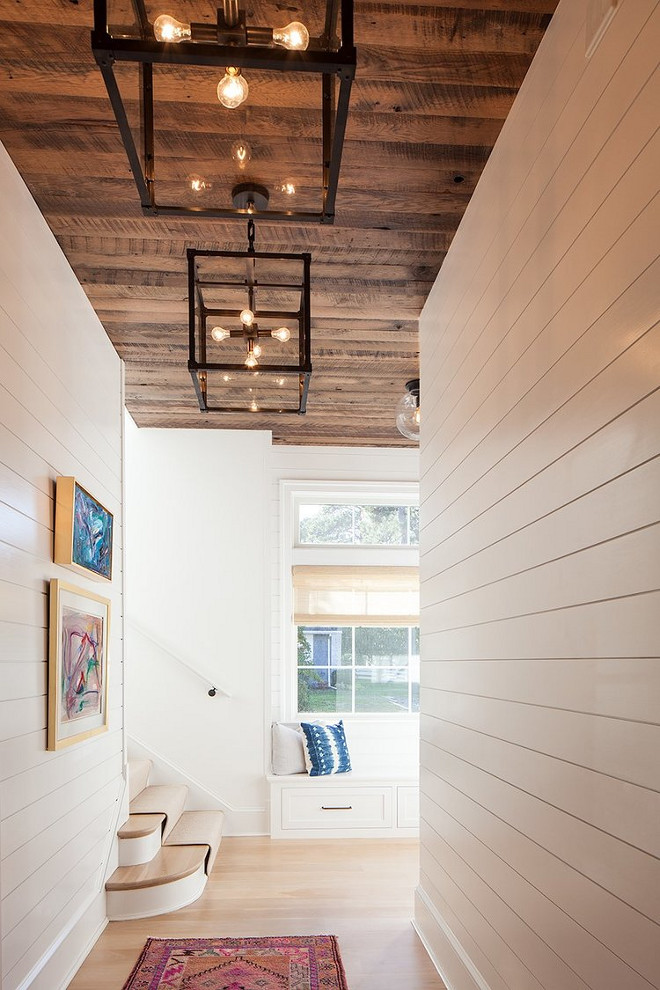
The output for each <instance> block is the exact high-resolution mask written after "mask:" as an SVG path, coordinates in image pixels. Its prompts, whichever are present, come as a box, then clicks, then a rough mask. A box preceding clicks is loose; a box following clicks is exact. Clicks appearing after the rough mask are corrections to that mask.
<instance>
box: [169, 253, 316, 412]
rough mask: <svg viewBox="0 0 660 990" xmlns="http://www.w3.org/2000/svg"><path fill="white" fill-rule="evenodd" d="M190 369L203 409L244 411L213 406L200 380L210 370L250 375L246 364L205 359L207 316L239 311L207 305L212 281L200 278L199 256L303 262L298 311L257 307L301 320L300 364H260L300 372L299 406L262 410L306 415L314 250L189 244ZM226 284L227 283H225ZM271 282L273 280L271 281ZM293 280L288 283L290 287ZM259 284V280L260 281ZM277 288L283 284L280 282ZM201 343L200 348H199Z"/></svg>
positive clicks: (270, 315)
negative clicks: (204, 292) (205, 296)
mask: <svg viewBox="0 0 660 990" xmlns="http://www.w3.org/2000/svg"><path fill="white" fill-rule="evenodd" d="M186 254H187V256H188V370H189V372H190V375H191V377H192V381H193V385H194V387H195V392H196V395H197V401H198V403H199V408H200V410H201V411H202V412H220V413H234V414H242V413H243V412H245V410H243V409H241V408H240V407H238V406H212V405H209V404H208V402H207V400H206V395H205V390H203V389H202V386H201V383H200V378H199V376H200V374H208V372H211V371H219V372H221V371H232V372H234V373H235V374H236V373H239V374H244V375H246V376H248V375H249V374H250V369H248V368H246V367H245V366H244V365H243V364H240V365H239V364H236V363H234V364H223V363H219V362H216V361H207V360H206V318H207V317H208V316H233V317H236V318H238V314H239V311H238V310H236V309H220V308H216V307H207V306H204V302H203V299H202V295H201V291H200V289H201V288H202V287H204V286H207V285H209V284H213V285H217V284H220V283H216V282H213V283H209V282H208V281H207V280H204V279H198V278H197V272H196V259H197V258H233V259H237V258H238V259H246V260H250V259H259V258H262V259H270V260H272V261H273V260H275V261H297V262H300V263H302V266H303V277H302V281H301V282H300V283H298V284H297V285H296V288H297V289H300V309H299V310H298V312H297V313H295V314H294V313H291V312H283V311H280V310H258V311H256V312H257V313H258V315H259V317H261V318H262V319H267V320H278V319H280V318H286V319H289V320H290V319H292V318H293V319H295V320H296V321H297V323H298V342H299V350H298V364H297V365H295V366H294V365H290V364H259V371H260V372H271V373H273V374H280V375H282V374H285V375H293V374H297V375H298V408H297V409H282V408H281V407H280V406H273V407H260V408H259V412H260V413H266V414H270V413H277V414H278V415H280V414H282V415H285V414H287V413H293V414H294V415H296V416H303V415H304V414H305V412H306V410H307V394H308V392H309V380H310V378H311V376H312V330H311V312H310V301H311V292H310V284H311V281H310V266H311V260H312V256H311V254H307V253H305V254H278V253H277V252H273V251H249V250H248V251H202V250H197V249H196V248H188V249H187V251H186ZM224 284H227V283H224ZM230 284H231V285H232V286H234V287H235V288H245V287H246V283H245V282H243V281H235V282H232V283H230ZM269 284H270V283H269ZM289 286H290V283H287V287H289ZM257 287H260V284H259V283H257ZM277 287H278V288H281V287H282V286H280V285H278V286H277ZM198 337H199V340H198ZM198 344H199V348H198Z"/></svg>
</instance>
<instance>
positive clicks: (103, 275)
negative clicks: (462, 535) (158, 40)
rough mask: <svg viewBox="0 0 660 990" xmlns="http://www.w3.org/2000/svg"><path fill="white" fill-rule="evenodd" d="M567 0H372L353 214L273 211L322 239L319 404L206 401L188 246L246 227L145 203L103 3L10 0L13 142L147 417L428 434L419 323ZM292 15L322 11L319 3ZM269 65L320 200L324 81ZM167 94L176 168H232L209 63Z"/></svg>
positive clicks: (350, 134)
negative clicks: (332, 216)
mask: <svg viewBox="0 0 660 990" xmlns="http://www.w3.org/2000/svg"><path fill="white" fill-rule="evenodd" d="M557 2H558V0H463V2H462V3H455V2H449V0H434V2H432V3H431V2H428V3H425V4H420V3H412V2H409V0H396V2H395V0H376V2H366V0H365V2H361V0H356V4H355V39H356V45H357V50H358V62H357V73H356V78H355V82H354V85H353V90H352V94H351V105H350V112H349V118H348V126H347V133H346V142H345V145H344V156H343V164H342V170H341V175H340V181H339V188H338V194H337V208H336V221H335V224H334V226H321V225H310V224H306V225H298V224H292V223H288V222H279V223H278V222H275V221H270V222H269V221H266V220H263V221H259V222H258V223H257V248H258V249H259V250H263V251H290V252H302V251H309V252H311V254H312V363H313V368H314V372H313V375H312V378H311V383H310V393H309V399H308V406H307V413H306V415H304V416H277V415H276V416H265V415H260V414H258V413H256V414H255V413H250V412H248V411H246V412H245V413H243V412H237V413H226V414H206V415H205V414H202V413H200V412H199V409H198V406H197V400H196V397H195V393H194V390H193V387H192V383H191V380H190V376H189V374H188V371H187V341H188V328H187V283H186V248H187V247H198V248H203V249H211V250H229V251H243V250H245V248H246V228H245V223H244V222H242V221H238V220H227V221H224V220H209V219H192V218H174V217H145V216H143V215H142V212H141V209H140V205H139V201H138V196H137V192H136V189H135V186H134V183H133V179H132V176H131V173H130V170H129V167H128V162H127V159H126V156H125V153H124V149H123V146H122V143H121V140H120V137H119V131H118V128H117V125H116V122H115V119H114V116H113V113H112V110H111V107H110V103H109V100H108V97H107V93H106V90H105V87H104V85H103V81H102V78H101V74H100V72H99V70H98V68H97V67H96V64H95V62H94V58H93V56H92V53H91V48H90V30H91V27H92V4H91V0H85V2H80V0H29V2H28V0H0V140H1V141H2V143H3V144H4V145H5V147H6V149H7V151H8V153H9V154H10V155H11V157H12V159H13V161H14V162H15V164H16V166H17V168H18V169H19V171H20V173H21V175H22V176H23V178H24V180H25V181H26V183H27V185H28V187H29V188H30V191H31V192H32V195H33V196H34V198H35V200H36V202H37V204H38V206H39V208H40V210H41V211H42V213H43V214H44V217H45V219H46V221H47V222H48V224H49V225H50V227H51V229H52V231H53V233H54V234H55V236H56V237H57V239H58V241H59V243H60V245H61V247H62V249H63V251H64V253H65V255H66V256H67V258H68V260H69V262H70V264H71V266H72V268H73V270H74V272H75V273H76V275H77V277H78V279H79V280H80V282H81V284H82V285H83V287H84V289H85V291H86V293H87V295H88V297H89V299H90V301H91V303H92V305H93V307H94V309H95V310H96V312H97V314H98V316H99V318H100V320H101V322H102V323H103V325H104V327H105V329H106V331H107V333H108V336H109V337H110V340H111V341H112V343H113V344H114V346H115V348H116V350H117V352H118V353H119V355H120V356H121V357H122V358H123V359H124V361H125V362H126V405H127V407H128V409H129V411H130V412H131V414H132V415H133V417H134V419H135V421H136V422H137V424H138V426H151V427H189V428H220V429H222V428H228V429H269V430H272V433H273V440H274V442H275V443H286V444H338V445H342V446H352V445H367V446H385V447H395V446H410V445H411V442H410V441H409V440H406V439H405V438H404V437H402V436H401V435H400V434H399V433H398V432H397V430H396V427H395V425H394V407H395V405H396V402H397V400H398V399H399V397H400V396H401V395H402V394H403V389H404V384H405V382H406V381H407V380H408V379H410V378H414V377H417V376H418V374H419V350H418V339H417V319H418V316H419V313H420V310H421V308H422V306H423V304H424V301H425V299H426V296H427V294H428V292H429V290H430V288H431V286H432V284H433V281H434V279H435V277H436V275H437V272H438V270H439V268H440V265H441V264H442V261H443V259H444V256H445V254H446V252H447V250H448V248H449V245H450V244H451V241H452V238H453V235H454V234H455V232H456V229H457V227H458V225H459V223H460V220H461V217H462V215H463V213H464V211H465V209H466V207H467V204H468V202H469V199H470V196H471V193H472V192H473V190H474V187H475V185H476V183H477V181H478V179H479V176H480V175H481V172H482V170H483V167H484V165H485V163H486V161H487V159H488V155H489V153H490V150H491V148H492V146H493V144H494V142H495V140H496V138H497V136H498V134H499V132H500V129H501V127H502V124H503V122H504V120H505V118H506V115H507V113H508V111H509V109H510V107H511V104H512V102H513V100H514V98H515V95H516V93H517V91H518V88H519V87H520V84H521V82H522V80H523V78H524V76H525V73H526V71H527V69H528V67H529V65H530V62H531V60H532V58H533V56H534V53H535V52H536V49H537V47H538V45H539V43H540V41H541V38H542V36H543V33H544V31H545V30H546V28H547V26H548V23H549V21H550V18H551V16H552V14H553V12H554V10H555V7H556V6H557ZM179 6H180V7H181V9H183V8H184V7H185V10H186V14H187V15H188V16H192V18H193V19H195V20H208V19H209V18H213V17H214V16H215V8H214V4H213V3H211V2H209V0H186V2H185V3H183V0H182V2H181V4H177V3H170V4H169V5H167V4H166V5H165V8H167V11H168V12H170V13H176V8H177V7H179ZM165 8H163V9H165ZM273 9H276V8H273V7H269V5H268V3H267V2H265V0H254V2H252V3H251V4H250V5H249V15H248V17H249V20H250V22H251V23H271V22H273V23H279V20H278V17H279V18H281V14H279V15H277V17H276V18H275V20H274V19H273V15H272V10H273ZM286 16H287V17H289V18H290V19H292V20H293V19H300V20H303V21H304V20H305V3H304V2H301V3H300V4H298V3H293V4H288V5H287V6H286ZM263 75H264V78H263V80H262V81H261V83H260V85H259V86H258V87H254V93H253V90H252V89H251V91H250V111H249V122H250V124H249V128H250V129H249V133H246V134H245V137H246V138H247V139H248V140H249V142H250V144H251V145H252V149H253V159H254V160H257V161H261V162H263V163H266V164H267V165H268V168H269V169H270V170H271V171H272V172H274V173H276V174H281V175H282V177H285V176H288V175H295V179H296V183H297V187H298V190H299V192H300V195H301V196H302V197H304V196H305V195H306V194H307V193H309V194H311V191H312V190H313V188H314V185H315V183H316V181H317V171H318V169H317V166H316V165H314V164H312V163H313V162H314V151H315V148H316V147H317V141H316V140H315V137H316V129H315V122H316V106H317V103H316V102H315V97H316V93H315V91H314V89H313V87H312V86H311V85H310V83H309V82H307V81H305V78H301V79H296V80H295V83H293V84H291V85H289V80H290V76H287V84H286V85H283V84H282V83H280V84H279V85H278V84H277V82H275V81H273V78H272V75H271V79H270V80H268V79H267V78H266V74H263ZM158 99H159V101H160V103H159V105H158V106H159V109H158V113H159V118H158V128H159V129H158V144H159V168H160V171H159V175H160V176H161V177H162V180H163V181H164V182H165V183H168V182H169V183H173V184H174V183H176V182H178V181H180V179H181V175H182V174H183V175H184V176H185V174H186V172H188V171H194V172H197V173H200V174H204V173H205V171H207V170H211V169H213V168H217V162H218V156H219V154H220V152H221V145H222V142H221V140H220V139H219V136H218V134H217V133H216V132H215V131H214V130H213V128H212V127H210V126H209V105H208V99H207V96H206V95H205V93H204V92H203V91H202V90H200V87H199V86H198V85H196V84H195V75H194V72H191V71H190V70H188V69H186V68H184V69H182V68H180V69H179V70H178V71H177V72H176V73H175V74H174V75H173V76H171V77H168V78H166V79H164V80H163V83H162V85H161V87H160V88H159V91H158ZM215 107H216V108H217V107H218V104H217V101H216V103H215ZM182 120H185V126H184V127H182V126H181V121H182ZM292 121H294V122H295V126H294V127H293V128H292V127H291V123H292ZM285 125H286V126H285ZM264 167H265V166H264ZM457 176H460V177H462V181H460V182H457V181H455V180H456V177H457ZM255 178H257V176H255ZM297 195H298V193H297ZM422 401H423V400H422Z"/></svg>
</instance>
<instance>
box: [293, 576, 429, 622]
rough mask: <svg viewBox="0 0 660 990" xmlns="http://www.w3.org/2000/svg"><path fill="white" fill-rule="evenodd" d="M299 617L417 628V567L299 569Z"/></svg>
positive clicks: (295, 601)
mask: <svg viewBox="0 0 660 990" xmlns="http://www.w3.org/2000/svg"><path fill="white" fill-rule="evenodd" d="M293 618H294V622H295V623H296V625H299V626H304V625H305V626H309V625H321V626H357V625H359V626H416V625H418V624H419V570H418V568H416V567H350V566H345V567H326V566H312V565H298V566H296V567H294V568H293Z"/></svg>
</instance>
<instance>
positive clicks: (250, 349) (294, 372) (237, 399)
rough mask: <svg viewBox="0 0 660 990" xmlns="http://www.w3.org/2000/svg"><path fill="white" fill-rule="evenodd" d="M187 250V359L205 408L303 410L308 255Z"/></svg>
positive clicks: (307, 349) (307, 361)
mask: <svg viewBox="0 0 660 990" xmlns="http://www.w3.org/2000/svg"><path fill="white" fill-rule="evenodd" d="M254 236H255V235H254V223H253V221H252V220H249V221H248V248H247V251H198V250H196V249H194V248H189V249H188V297H189V298H188V307H189V360H188V369H189V371H190V374H191V375H192V380H193V384H194V386H195V391H196V393H197V400H198V402H199V408H200V409H201V410H202V412H208V413H212V412H219V413H230V412H234V413H237V412H245V411H246V410H248V411H250V412H252V413H273V414H280V413H297V414H299V415H300V414H302V413H304V412H305V409H306V405H307V392H308V389H309V379H310V377H311V374H312V361H311V332H310V263H311V257H310V255H309V254H278V253H275V252H265V251H256V250H255V247H254Z"/></svg>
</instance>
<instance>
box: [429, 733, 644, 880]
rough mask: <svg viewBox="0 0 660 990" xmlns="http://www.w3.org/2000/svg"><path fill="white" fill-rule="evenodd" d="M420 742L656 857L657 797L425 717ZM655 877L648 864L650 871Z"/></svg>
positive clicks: (539, 754)
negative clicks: (421, 740) (476, 767)
mask: <svg viewBox="0 0 660 990" xmlns="http://www.w3.org/2000/svg"><path fill="white" fill-rule="evenodd" d="M422 724H423V730H422V731H423V736H424V740H425V742H426V743H428V744H429V745H431V746H434V747H436V748H437V749H438V750H441V751H442V752H444V753H447V754H449V756H450V757H455V758H457V759H459V760H464V761H465V762H466V763H469V764H471V765H472V766H478V767H480V768H481V769H483V770H485V771H487V772H488V773H490V774H492V775H493V776H494V777H498V778H499V779H500V780H502V781H504V782H506V783H509V784H512V785H513V786H515V787H518V788H519V789H520V790H522V791H524V792H525V793H527V794H531V795H533V796H535V797H538V798H540V799H541V800H542V801H545V802H546V803H547V804H549V805H552V806H554V807H555V808H561V809H563V810H564V811H565V812H567V814H569V815H572V816H573V817H574V818H577V819H579V820H580V821H584V822H586V823H587V824H590V825H593V826H595V827H596V828H597V829H600V830H601V831H602V832H605V833H607V834H608V835H611V836H614V837H615V838H620V839H623V840H624V842H627V843H628V845H629V846H630V848H637V849H640V850H642V851H645V852H649V853H651V854H652V855H653V856H656V857H657V856H660V834H658V829H657V827H656V822H657V821H658V818H659V817H660V793H658V792H657V791H655V790H650V789H649V788H646V787H641V786H639V785H638V784H631V783H630V782H629V781H625V780H619V779H618V778H616V777H611V776H609V775H608V774H603V773H600V772H599V771H597V770H592V769H591V768H590V767H581V766H578V765H576V764H574V763H570V762H567V761H566V760H563V759H562V758H561V757H555V756H550V755H548V754H546V753H540V752H539V751H538V750H531V749H527V748H526V747H524V746H520V745H518V744H517V743H511V742H508V741H507V740H504V739H495V738H493V736H491V735H489V734H488V733H486V732H480V731H478V730H476V729H472V728H466V727H465V726H462V725H458V724H456V723H455V722H448V721H446V720H445V719H439V718H433V717H432V716H429V715H425V716H424V718H423V720H422ZM650 873H651V874H652V875H654V876H655V875H656V874H657V867H656V865H655V864H653V867H652V869H651V871H650Z"/></svg>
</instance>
